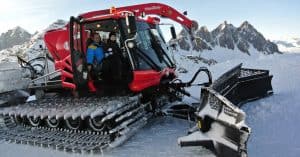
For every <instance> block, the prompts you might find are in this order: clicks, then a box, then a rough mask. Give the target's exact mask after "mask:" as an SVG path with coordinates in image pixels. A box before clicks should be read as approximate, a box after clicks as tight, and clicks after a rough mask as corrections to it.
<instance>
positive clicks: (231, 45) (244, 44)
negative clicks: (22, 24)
mask: <svg viewBox="0 0 300 157" xmlns="http://www.w3.org/2000/svg"><path fill="white" fill-rule="evenodd" d="M195 35H196V39H195V42H194V43H191V42H190V41H189V39H188V35H187V33H186V32H185V31H184V30H182V31H181V32H180V33H179V35H178V36H179V38H178V39H177V41H176V42H175V43H177V45H178V46H179V47H180V48H181V49H183V50H187V51H189V50H191V49H192V50H195V51H200V52H201V51H203V50H213V49H214V48H215V47H216V46H220V47H223V48H227V49H231V50H235V49H238V50H239V51H241V52H243V53H246V54H248V55H250V47H251V46H252V47H254V48H255V49H256V50H257V51H259V52H261V53H263V54H274V53H279V54H281V53H282V52H281V51H280V50H279V49H278V47H277V45H276V44H275V43H273V42H272V41H270V40H268V39H266V38H265V37H264V36H263V35H262V34H261V33H260V32H259V31H258V30H257V29H256V28H255V27H254V26H253V25H251V24H250V23H249V22H248V21H244V22H243V23H242V24H241V25H240V26H239V27H235V26H234V25H232V24H231V23H228V22H227V21H224V22H223V23H221V24H220V25H218V26H217V27H216V28H215V29H213V30H212V31H209V30H208V28H207V27H206V26H201V27H200V28H199V29H198V30H196V31H195Z"/></svg>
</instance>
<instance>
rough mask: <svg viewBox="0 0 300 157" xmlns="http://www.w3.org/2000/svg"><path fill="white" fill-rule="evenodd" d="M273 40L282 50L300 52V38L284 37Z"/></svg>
mask: <svg viewBox="0 0 300 157" xmlns="http://www.w3.org/2000/svg"><path fill="white" fill-rule="evenodd" d="M273 42H274V43H276V44H277V45H278V48H279V50H280V51H282V52H286V53H300V38H283V39H280V40H274V41H273Z"/></svg>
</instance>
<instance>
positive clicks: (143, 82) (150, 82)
mask: <svg viewBox="0 0 300 157" xmlns="http://www.w3.org/2000/svg"><path fill="white" fill-rule="evenodd" d="M174 71H175V69H169V68H166V69H164V70H163V71H161V72H157V71H155V70H145V71H134V72H133V81H132V82H131V83H130V84H129V89H130V90H131V91H133V92H139V91H142V90H144V89H145V88H148V87H152V86H157V85H159V84H160V80H161V78H162V77H163V76H167V75H175V74H174Z"/></svg>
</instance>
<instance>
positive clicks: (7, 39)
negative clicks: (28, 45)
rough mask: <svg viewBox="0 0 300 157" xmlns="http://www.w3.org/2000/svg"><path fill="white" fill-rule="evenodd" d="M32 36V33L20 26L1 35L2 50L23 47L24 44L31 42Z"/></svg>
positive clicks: (0, 47) (0, 45) (0, 44)
mask: <svg viewBox="0 0 300 157" xmlns="http://www.w3.org/2000/svg"><path fill="white" fill-rule="evenodd" d="M31 36H32V35H31V34H30V33H28V32H27V31H26V30H25V29H23V28H21V27H19V26H17V27H15V28H13V29H10V30H8V31H7V32H5V33H2V34H1V35H0V50H2V49H6V48H9V47H12V46H14V45H21V44H23V43H24V42H26V41H29V40H30V38H31Z"/></svg>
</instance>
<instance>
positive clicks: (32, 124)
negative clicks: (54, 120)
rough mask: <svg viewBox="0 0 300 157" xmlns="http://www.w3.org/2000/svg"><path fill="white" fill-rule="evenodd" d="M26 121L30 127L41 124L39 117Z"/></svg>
mask: <svg viewBox="0 0 300 157" xmlns="http://www.w3.org/2000/svg"><path fill="white" fill-rule="evenodd" d="M28 121H29V123H30V125H31V126H34V127H37V126H39V125H40V124H41V122H42V121H41V119H40V118H39V117H38V118H34V117H29V118H28Z"/></svg>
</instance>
